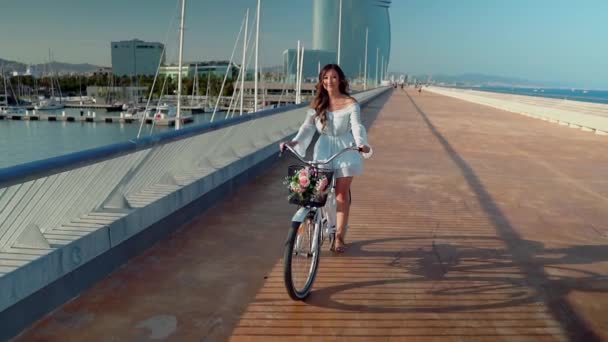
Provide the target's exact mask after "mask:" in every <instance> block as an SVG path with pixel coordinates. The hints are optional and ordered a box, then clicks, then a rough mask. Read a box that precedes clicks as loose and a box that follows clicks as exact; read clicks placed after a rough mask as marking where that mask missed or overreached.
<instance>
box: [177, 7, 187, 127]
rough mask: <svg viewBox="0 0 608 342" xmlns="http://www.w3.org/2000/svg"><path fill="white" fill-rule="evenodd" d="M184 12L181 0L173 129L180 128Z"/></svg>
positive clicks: (184, 8)
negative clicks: (175, 111)
mask: <svg viewBox="0 0 608 342" xmlns="http://www.w3.org/2000/svg"><path fill="white" fill-rule="evenodd" d="M185 12H186V0H182V16H181V19H180V24H179V61H178V64H177V70H178V71H177V115H176V118H175V129H180V128H181V122H180V120H181V118H180V117H181V96H182V58H183V52H184V16H185Z"/></svg>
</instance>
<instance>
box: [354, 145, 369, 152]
mask: <svg viewBox="0 0 608 342" xmlns="http://www.w3.org/2000/svg"><path fill="white" fill-rule="evenodd" d="M357 148H358V149H359V152H363V153H369V151H370V148H369V146H366V145H359V146H357Z"/></svg>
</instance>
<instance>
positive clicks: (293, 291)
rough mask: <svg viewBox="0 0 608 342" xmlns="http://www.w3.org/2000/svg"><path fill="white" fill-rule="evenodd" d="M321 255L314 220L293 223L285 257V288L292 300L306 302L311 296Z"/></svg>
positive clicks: (307, 219) (308, 218)
mask: <svg viewBox="0 0 608 342" xmlns="http://www.w3.org/2000/svg"><path fill="white" fill-rule="evenodd" d="M317 234H320V232H317ZM315 239H316V240H317V241H315ZM319 255H320V245H319V241H318V236H315V221H314V220H313V218H310V217H307V218H306V219H305V220H304V221H303V222H296V221H294V222H292V223H291V229H290V230H289V234H288V236H287V242H286V245H285V254H284V257H283V262H284V268H283V271H284V280H285V288H286V289H287V293H288V294H289V297H291V299H293V300H304V299H306V297H308V295H309V294H310V290H311V289H312V284H313V282H314V281H315V276H316V275H317V269H318V268H319Z"/></svg>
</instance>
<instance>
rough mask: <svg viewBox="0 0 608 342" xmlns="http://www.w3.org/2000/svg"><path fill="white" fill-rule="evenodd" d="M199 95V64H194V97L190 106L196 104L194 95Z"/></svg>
mask: <svg viewBox="0 0 608 342" xmlns="http://www.w3.org/2000/svg"><path fill="white" fill-rule="evenodd" d="M195 95H198V64H194V79H193V80H192V97H191V98H190V106H194V96H195Z"/></svg>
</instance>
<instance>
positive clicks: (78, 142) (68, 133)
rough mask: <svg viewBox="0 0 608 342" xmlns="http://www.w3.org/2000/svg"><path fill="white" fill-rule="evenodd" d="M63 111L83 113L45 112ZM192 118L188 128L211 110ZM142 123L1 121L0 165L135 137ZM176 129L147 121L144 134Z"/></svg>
mask: <svg viewBox="0 0 608 342" xmlns="http://www.w3.org/2000/svg"><path fill="white" fill-rule="evenodd" d="M62 111H65V112H66V114H72V115H74V116H77V117H78V116H80V109H75V108H65V109H62V110H59V111H48V112H46V113H47V114H59V115H61V112H62ZM95 112H96V115H97V116H103V115H113V116H116V115H119V113H106V112H105V111H104V110H95ZM86 113H87V110H85V112H84V115H85V116H86ZM186 113H188V112H186ZM218 114H219V116H218ZM225 115H226V112H218V113H216V121H217V120H218V119H219V120H222V119H223V118H224V116H225ZM192 118H193V119H194V122H193V123H190V124H188V125H186V127H190V126H191V125H198V124H203V123H206V122H209V121H210V119H211V113H204V114H196V115H193V116H192ZM139 126H140V123H139V122H138V121H134V122H133V123H105V122H66V121H45V120H41V121H24V120H1V121H0V168H5V167H8V166H13V165H18V164H22V163H26V162H31V161H35V160H40V159H46V158H50V157H55V156H59V155H62V154H67V153H71V152H77V151H82V150H86V149H90V148H94V147H99V146H104V145H109V144H114V143H119V142H125V141H128V140H131V139H135V138H136V137H137V132H138V131H139ZM174 129H175V128H174V127H161V126H156V125H155V126H154V128H153V129H152V125H151V124H144V126H143V128H142V133H141V137H145V136H148V135H150V134H157V133H160V132H166V131H168V130H174Z"/></svg>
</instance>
